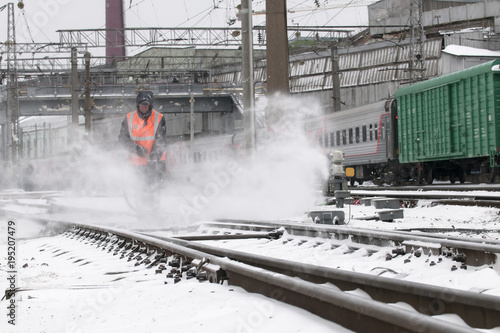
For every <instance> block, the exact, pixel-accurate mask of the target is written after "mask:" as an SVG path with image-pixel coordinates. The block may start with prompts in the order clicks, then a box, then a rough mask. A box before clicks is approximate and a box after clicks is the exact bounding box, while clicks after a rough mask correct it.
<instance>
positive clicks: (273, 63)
mask: <svg viewBox="0 0 500 333" xmlns="http://www.w3.org/2000/svg"><path fill="white" fill-rule="evenodd" d="M266 54H267V66H266V70H267V92H268V93H269V94H270V95H271V94H274V93H276V92H280V93H282V94H286V95H288V94H289V93H290V82H289V68H288V67H289V59H288V31H287V18H286V0H268V1H266Z"/></svg>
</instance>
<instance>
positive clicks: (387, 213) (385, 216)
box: [377, 209, 404, 222]
mask: <svg viewBox="0 0 500 333" xmlns="http://www.w3.org/2000/svg"><path fill="white" fill-rule="evenodd" d="M377 214H378V218H379V220H381V221H386V222H392V221H393V220H394V219H402V218H403V217H404V212H403V210H402V209H386V210H380V211H378V212H377Z"/></svg>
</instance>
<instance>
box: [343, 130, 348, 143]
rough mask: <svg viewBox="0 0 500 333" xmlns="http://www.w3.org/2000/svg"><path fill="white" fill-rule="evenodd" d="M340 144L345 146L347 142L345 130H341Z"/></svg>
mask: <svg viewBox="0 0 500 333" xmlns="http://www.w3.org/2000/svg"><path fill="white" fill-rule="evenodd" d="M342 144H343V145H344V146H345V145H346V144H347V131H346V130H342Z"/></svg>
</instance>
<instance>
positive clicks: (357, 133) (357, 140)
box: [355, 127, 359, 143]
mask: <svg viewBox="0 0 500 333" xmlns="http://www.w3.org/2000/svg"><path fill="white" fill-rule="evenodd" d="M355 133H356V143H359V127H356V129H355Z"/></svg>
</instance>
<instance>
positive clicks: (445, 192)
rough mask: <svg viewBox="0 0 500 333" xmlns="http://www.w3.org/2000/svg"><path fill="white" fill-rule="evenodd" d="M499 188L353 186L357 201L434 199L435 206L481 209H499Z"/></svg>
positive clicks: (408, 204) (475, 186)
mask: <svg viewBox="0 0 500 333" xmlns="http://www.w3.org/2000/svg"><path fill="white" fill-rule="evenodd" d="M499 190H500V186H498V185H462V184H461V185H426V186H390V187H387V186H359V187H351V188H350V193H351V196H352V197H354V198H358V199H359V198H369V197H374V196H387V197H390V198H396V199H400V202H401V205H402V206H410V207H411V206H412V203H413V204H415V203H416V202H417V201H418V200H432V204H434V205H456V206H479V207H496V208H500V195H499V193H500V192H499Z"/></svg>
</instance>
